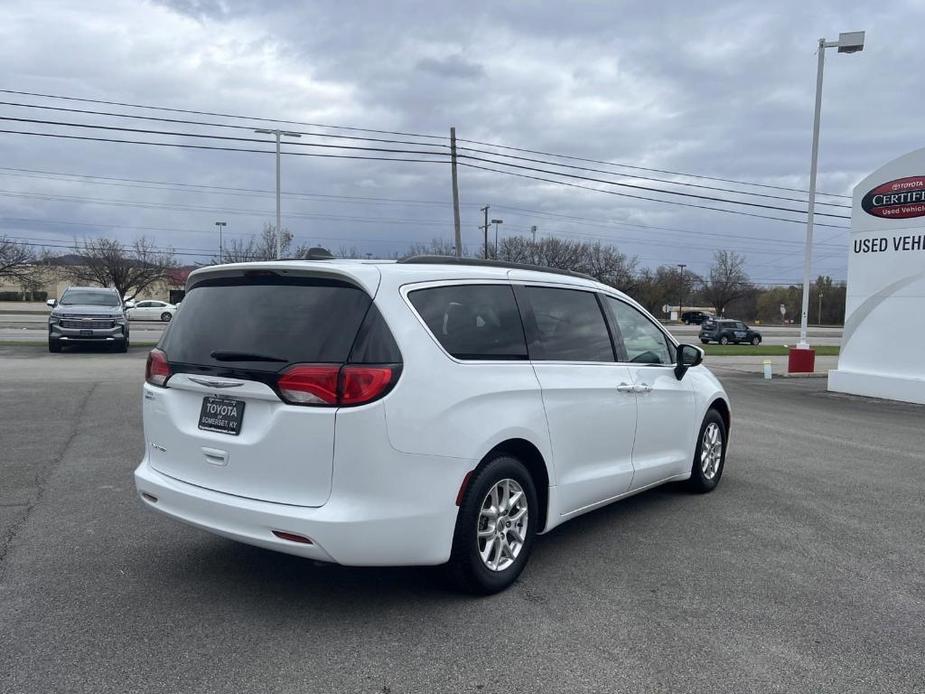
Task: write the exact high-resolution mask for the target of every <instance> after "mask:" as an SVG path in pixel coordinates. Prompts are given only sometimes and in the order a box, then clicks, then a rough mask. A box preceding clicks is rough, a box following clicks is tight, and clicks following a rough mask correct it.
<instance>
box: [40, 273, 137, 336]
mask: <svg viewBox="0 0 925 694" xmlns="http://www.w3.org/2000/svg"><path fill="white" fill-rule="evenodd" d="M48 305H49V306H51V307H52V311H51V315H50V316H48V351H49V352H60V351H61V348H62V347H63V346H64V345H76V344H91V343H96V344H107V345H110V346H111V347H114V348H115V349H116V350H117V351H119V352H125V351H127V350H128V345H129V328H128V321H127V320H126V318H125V311H124V307H123V305H122V297H120V296H119V293H118V292H117V291H116V290H115V289H106V288H103V287H68V288H67V289H66V290H65V292H64V295H63V296H62V297H61V299H60V300H55V299H49V300H48Z"/></svg>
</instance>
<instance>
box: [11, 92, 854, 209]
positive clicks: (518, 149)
mask: <svg viewBox="0 0 925 694" xmlns="http://www.w3.org/2000/svg"><path fill="white" fill-rule="evenodd" d="M0 91H2V90H0ZM459 142H468V143H469V144H473V145H481V146H483V147H495V148H496V149H507V150H511V151H513V152H525V153H527V154H539V155H541V156H546V157H557V158H559V159H571V160H572V161H583V162H588V163H591V164H604V165H606V166H617V167H621V168H624V169H633V170H635V171H649V172H651V173H662V174H668V175H671V176H685V177H687V178H699V179H702V180H705V181H718V182H720V183H733V184H735V185H743V186H753V187H756V188H769V189H771V190H785V191H788V192H791V193H807V192H808V191H806V190H803V189H801V188H788V187H786V186H775V185H771V184H768V183H754V182H751V181H738V180H735V179H732V178H720V177H718V176H704V175H700V174H692V173H683V172H680V171H669V170H667V169H654V168H649V167H645V166H636V165H634V164H622V163H619V162H613V161H604V160H601V159H588V158H586V157H576V156H573V155H570V154H556V153H554V152H543V151H541V150H536V149H526V148H523V147H510V146H508V145H499V144H494V143H491V142H480V141H479V140H466V139H463V138H459ZM816 195H825V196H826V197H832V198H847V199H849V200H850V199H851V196H850V195H842V194H840V193H822V192H819V191H816Z"/></svg>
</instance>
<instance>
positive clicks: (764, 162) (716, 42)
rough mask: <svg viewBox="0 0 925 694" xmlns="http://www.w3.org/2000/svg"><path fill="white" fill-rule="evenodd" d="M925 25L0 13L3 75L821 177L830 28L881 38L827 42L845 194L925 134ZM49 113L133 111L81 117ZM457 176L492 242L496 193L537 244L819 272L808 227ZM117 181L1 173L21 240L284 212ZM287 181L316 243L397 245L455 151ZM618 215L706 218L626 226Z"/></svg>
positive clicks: (260, 198) (208, 0)
mask: <svg viewBox="0 0 925 694" xmlns="http://www.w3.org/2000/svg"><path fill="white" fill-rule="evenodd" d="M923 18H925V11H923V9H922V8H921V6H920V5H918V4H917V3H915V2H907V3H905V4H902V3H894V4H892V5H891V6H890V7H889V8H885V7H884V8H880V7H876V6H870V5H869V3H861V2H857V1H852V2H841V1H836V0H831V1H830V2H822V3H812V4H810V3H805V2H802V3H799V2H782V3H774V4H773V5H755V4H754V3H746V2H706V3H697V4H694V5H687V6H685V5H677V4H675V5H671V6H669V5H661V4H652V3H650V4H648V5H641V4H639V3H631V2H625V3H609V2H608V3H582V4H555V3H517V4H498V3H489V2H470V3H465V4H462V3H433V2H432V3H420V2H390V3H366V4H364V5H363V6H362V7H359V6H358V5H357V4H355V3H343V2H336V3H335V2H315V3H311V4H306V5H299V4H295V3H290V2H257V1H256V0H252V1H249V2H235V1H234V0H224V1H222V0H170V1H169V2H163V3H160V4H140V3H135V2H130V1H129V0H118V1H116V0H111V1H109V2H100V3H96V4H95V6H94V12H93V13H92V15H90V14H88V13H87V12H86V10H85V6H84V5H83V4H78V3H74V2H66V1H65V0H60V1H59V2H57V3H42V4H41V5H35V4H34V3H29V2H26V1H25V0H19V1H16V0H14V1H13V2H7V3H4V5H3V7H2V8H0V61H2V63H3V65H4V67H5V70H4V74H5V77H4V79H3V81H2V82H3V83H2V85H0V86H3V87H6V88H18V89H25V90H28V91H37V92H47V93H54V94H69V95H79V96H87V97H92V98H104V99H111V100H115V101H125V102H132V103H143V104H156V105H165V106H173V107H179V108H192V109H197V110H204V111H214V112H224V113H236V114H246V115H258V116H268V117H276V118H286V119H292V120H299V121H307V122H313V123H330V124H341V125H351V126H360V127H369V128H378V129H383V130H403V131H411V132H418V133H430V134H437V135H444V136H445V135H447V134H448V129H449V127H450V126H451V125H453V126H456V127H457V130H458V133H459V135H460V137H462V138H465V139H469V140H480V141H489V142H497V143H503V144H507V145H512V146H516V147H524V148H528V149H535V150H541V151H551V152H562V153H569V154H574V155H577V156H581V157H587V158H591V159H601V160H609V161H617V162H624V163H630V164H636V165H641V166H646V167H651V168H657V169H666V170H677V171H689V172H695V173H701V174H705V175H710V176H718V177H723V178H737V179H747V180H752V181H757V182H762V183H768V184H774V185H784V186H795V187H804V186H805V185H806V179H807V169H808V157H809V138H810V125H811V118H812V91H813V88H814V69H815V56H814V47H815V41H816V39H817V38H818V37H819V36H821V35H828V36H832V37H834V35H835V34H836V33H837V32H838V31H839V30H853V29H860V28H863V29H867V30H868V46H867V48H866V49H865V51H864V52H863V53H861V54H859V55H853V56H842V55H836V54H834V53H831V54H830V56H829V62H828V66H827V72H826V83H825V102H824V112H823V137H822V147H821V158H820V187H821V188H822V189H824V190H826V191H829V192H837V193H846V192H848V191H849V190H850V188H851V186H852V185H853V184H854V182H856V181H858V180H860V179H861V178H862V177H863V176H864V175H866V173H868V172H869V171H870V170H872V169H873V168H875V167H877V166H879V165H880V164H881V163H882V162H883V161H886V160H888V159H890V158H893V157H895V156H898V155H899V154H902V153H904V152H906V151H909V150H911V149H914V148H916V147H919V146H921V144H922V141H921V136H920V135H919V128H918V122H917V120H918V118H917V115H916V114H918V113H920V112H921V110H922V105H923V104H922V102H923V101H925V96H922V95H921V94H920V92H918V91H916V90H914V89H911V88H910V87H909V85H910V84H911V82H910V78H909V75H910V70H911V69H912V66H914V65H916V64H917V60H918V53H919V47H918V42H919V31H918V29H917V27H918V26H919V25H920V24H921V21H922V19H923ZM3 100H5V101H17V99H15V98H4V99H3ZM19 101H21V102H32V103H39V102H41V103H48V104H51V103H53V102H51V101H46V100H41V99H34V98H33V99H26V98H22V99H19ZM70 105H71V106H77V107H80V104H73V103H72V104H70ZM50 113H51V112H49V114H50ZM0 115H5V116H15V117H23V115H24V109H21V108H16V107H12V106H4V107H0ZM27 117H34V115H29V116H27ZM49 119H51V120H67V121H72V122H74V121H80V122H88V123H90V122H93V123H97V122H103V121H105V122H107V123H116V122H117V121H115V120H114V119H104V118H102V117H94V116H89V115H88V116H80V115H75V114H70V115H68V114H51V115H49ZM212 120H222V119H217V118H213V119H212ZM123 124H126V125H131V126H132V127H139V122H132V123H124V122H123ZM149 125H150V124H149ZM2 127H4V128H7V129H33V130H42V131H46V132H72V131H70V130H66V129H62V128H56V127H52V126H41V125H35V126H28V127H27V126H22V127H16V128H13V127H12V126H9V123H7V125H5V126H2ZM141 127H145V126H144V124H141ZM177 127H178V128H182V127H186V128H187V129H188V130H190V131H195V132H206V131H207V130H208V129H207V128H200V127H196V126H177ZM463 144H465V143H463ZM467 146H472V145H467ZM0 147H2V150H0V151H2V152H3V161H2V163H0V166H2V167H7V169H9V168H19V169H34V170H42V171H53V172H70V173H79V174H89V175H94V176H108V177H113V178H125V179H145V180H155V181H166V182H175V183H186V184H201V185H209V186H221V187H225V188H246V189H257V190H263V191H269V190H272V187H273V166H272V157H269V156H265V155H258V154H244V153H231V152H210V151H205V150H198V151H197V150H181V149H167V148H154V147H141V146H132V145H119V144H105V143H91V142H83V143H81V142H74V141H65V140H58V141H54V140H52V141H46V140H42V139H40V138H31V137H27V136H21V135H5V134H0ZM290 147H291V148H293V149H294V148H295V146H290ZM480 156H481V155H480ZM527 156H530V155H527ZM589 166H592V167H594V166H595V165H591V164H589ZM627 171H629V170H627ZM460 173H461V195H462V200H463V203H464V207H463V224H464V238H465V240H466V242H467V243H468V244H469V245H471V246H473V247H474V246H475V245H477V244H478V242H479V239H478V233H477V231H476V227H477V225H478V224H479V221H480V220H479V213H478V208H479V206H480V205H482V204H486V203H489V204H491V205H493V214H494V213H495V212H496V213H497V214H498V215H499V216H502V217H503V218H504V219H505V224H504V229H505V230H506V233H527V232H528V230H529V227H530V225H532V224H537V225H538V226H539V228H540V233H544V232H548V233H557V234H562V235H576V236H579V235H580V236H583V237H586V238H590V239H596V238H598V237H601V238H602V239H611V240H613V241H614V242H615V243H617V244H618V245H620V246H621V247H622V248H624V249H625V250H626V251H628V252H630V253H631V254H636V255H638V256H639V257H640V259H641V261H642V262H643V263H644V264H657V263H660V262H671V263H674V262H687V263H688V264H689V265H691V267H692V268H694V269H695V270H702V269H703V268H704V267H705V266H706V264H707V262H708V259H709V257H710V254H711V250H712V249H714V248H719V247H724V248H733V249H735V250H739V251H741V252H745V253H746V254H747V255H748V257H749V262H750V270H751V272H752V274H753V276H754V277H755V278H757V279H762V280H791V279H795V278H797V277H798V276H799V275H800V271H801V255H800V252H801V247H800V245H799V241H800V239H801V238H802V234H803V229H802V227H801V226H800V225H798V224H785V223H779V222H771V221H768V220H761V219H756V218H750V217H744V216H737V215H727V214H719V213H711V212H706V211H702V210H697V209H693V208H685V207H677V206H673V205H667V204H663V203H651V202H645V201H641V200H635V199H632V198H626V197H620V196H616V195H608V194H602V193H597V192H591V191H586V190H581V189H575V188H568V187H561V186H553V185H550V184H544V183H540V182H537V181H530V180H526V179H521V178H516V177H506V176H500V175H497V174H490V173H486V172H480V171H478V170H475V169H470V168H462V169H461V172H460ZM33 175H34V174H33ZM640 175H651V176H656V177H664V176H663V175H661V174H654V173H650V174H640ZM52 179H54V180H52ZM628 180H632V179H628ZM636 182H637V183H640V184H644V185H657V184H653V183H651V182H649V183H646V182H645V181H636ZM116 183H119V182H116V181H110V182H109V184H107V185H104V184H103V182H100V181H96V182H89V181H87V180H80V179H69V180H66V181H65V180H61V178H60V177H57V178H55V177H48V176H45V177H43V178H26V177H24V176H23V175H22V172H19V173H17V172H11V171H9V170H4V169H0V216H2V217H3V220H0V233H8V234H11V235H19V236H24V237H25V236H29V237H35V238H47V239H49V240H55V241H56V242H63V241H67V240H68V239H71V238H73V237H74V236H75V235H76V236H80V235H83V234H92V233H96V232H97V231H100V232H107V233H110V232H111V233H115V234H117V235H119V236H120V238H124V239H126V240H127V239H130V238H132V237H133V236H134V235H136V234H138V233H141V230H139V229H137V227H158V228H163V229H166V230H164V231H148V232H147V233H149V235H155V236H156V237H157V239H158V241H159V242H162V243H164V244H171V245H173V246H175V247H177V248H184V249H190V250H189V252H191V253H192V252H196V251H197V249H203V248H211V247H213V246H214V245H215V239H214V238H212V236H211V234H212V232H211V230H212V229H213V226H212V223H213V222H214V221H215V220H216V219H219V218H227V220H228V221H229V224H230V226H229V230H230V232H231V233H232V234H234V233H238V234H245V233H252V232H254V231H256V230H258V229H259V227H260V226H261V224H262V223H263V222H264V221H266V220H269V219H271V218H272V216H273V199H272V196H268V195H266V194H251V193H247V192H240V191H239V192H237V193H234V194H231V193H230V192H229V193H226V194H218V193H217V192H215V191H211V192H210V191H205V190H199V191H195V190H190V189H179V190H167V189H166V187H165V186H152V185H149V184H132V187H130V186H129V184H126V182H124V181H123V182H121V183H120V184H119V185H115V184H116ZM716 185H717V186H720V187H723V184H721V183H718V184H716ZM284 189H285V190H286V191H288V192H292V193H299V194H303V195H300V196H289V197H287V198H285V206H284V214H287V215H289V217H288V219H287V223H288V224H289V226H290V227H292V228H293V229H295V231H296V233H297V235H298V236H299V237H300V238H301V239H302V240H305V241H315V242H321V243H324V244H326V245H332V246H335V247H337V246H338V245H340V244H341V243H342V242H343V243H347V244H348V245H356V246H357V247H358V248H360V249H361V250H363V251H370V252H373V253H383V252H392V251H398V250H402V249H403V248H405V247H406V246H407V245H408V243H409V242H411V241H414V240H422V239H423V240H427V239H429V238H431V237H434V236H438V235H439V236H442V237H446V236H447V235H448V234H449V233H450V232H451V215H450V209H449V206H448V203H449V201H450V191H449V171H448V167H446V166H444V165H436V164H413V163H389V162H379V161H362V160H353V161H348V160H324V159H312V158H307V157H287V158H286V159H285V160H284ZM609 190H611V191H612V192H620V189H618V188H609ZM623 192H630V191H623ZM692 192H696V191H692ZM700 192H704V191H700ZM706 192H707V193H708V194H709V191H706ZM24 194H26V195H36V194H41V195H44V196H46V197H45V198H35V197H21V196H22V195H24ZM304 194H308V195H319V196H354V197H356V196H363V197H367V198H368V197H375V198H386V199H390V200H393V202H383V201H380V200H356V199H354V198H346V197H341V198H336V197H307V196H306V195H304ZM716 194H717V195H720V193H716ZM17 195H18V196H17ZM48 196H54V197H57V198H64V199H55V200H53V199H49V198H48ZM65 196H72V197H71V198H65ZM74 197H77V198H83V199H80V200H76V199H73V198H74ZM88 199H89V200H88ZM394 200H418V201H420V200H423V201H429V202H432V203H433V204H421V203H407V202H394ZM704 204H708V203H704ZM779 204H788V205H792V206H794V207H798V206H799V205H798V204H795V203H784V202H780V203H779ZM196 208H208V209H196ZM515 208H516V209H515ZM523 210H533V211H532V212H525V211H523ZM755 212H758V213H760V210H755ZM295 215H302V216H295ZM304 215H314V216H312V217H309V216H304ZM551 215H557V216H551ZM576 217H580V218H583V219H575V218H576ZM11 218H17V219H29V220H31V221H28V222H24V221H9V220H10V219H11ZM342 218H349V219H342ZM600 220H605V221H609V222H624V223H637V224H644V225H650V226H653V225H654V226H660V227H669V228H671V229H683V230H685V232H697V233H684V232H678V231H666V230H653V229H643V228H634V227H629V226H609V227H608V226H606V225H604V226H602V225H600V224H599V221H600ZM60 222H71V223H72V224H70V225H67V224H61V223H60ZM78 222H79V223H81V224H87V225H89V226H78V225H77V224H76V223H78ZM108 225H112V226H108ZM180 229H183V230H184V231H179V230H180ZM717 235H719V236H717ZM723 236H725V237H726V238H727V239H728V240H724V238H723ZM819 236H820V237H821V239H822V243H823V244H826V243H827V244H835V245H820V247H819V248H818V249H817V257H818V258H819V259H820V260H819V262H818V263H817V264H816V268H817V270H819V271H824V272H830V273H832V274H835V275H836V276H843V274H844V268H845V263H846V258H847V245H846V244H847V241H846V240H847V236H846V235H845V234H844V233H842V232H838V231H837V230H821V233H820V234H819Z"/></svg>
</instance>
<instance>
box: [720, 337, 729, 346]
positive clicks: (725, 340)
mask: <svg viewBox="0 0 925 694" xmlns="http://www.w3.org/2000/svg"><path fill="white" fill-rule="evenodd" d="M719 343H720V344H721V345H728V344H729V338H728V337H726V336H725V335H723V336H722V337H721V338H719Z"/></svg>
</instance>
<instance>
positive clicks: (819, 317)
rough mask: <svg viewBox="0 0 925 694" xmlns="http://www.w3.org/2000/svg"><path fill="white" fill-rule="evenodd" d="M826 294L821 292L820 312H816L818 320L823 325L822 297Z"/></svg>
mask: <svg viewBox="0 0 925 694" xmlns="http://www.w3.org/2000/svg"><path fill="white" fill-rule="evenodd" d="M824 296H825V294H823V293H822V292H819V312H818V313H817V314H816V320H817V321H818V322H819V325H822V297H824Z"/></svg>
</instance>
